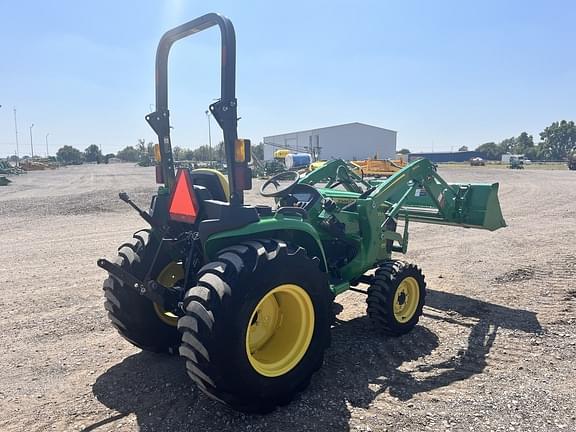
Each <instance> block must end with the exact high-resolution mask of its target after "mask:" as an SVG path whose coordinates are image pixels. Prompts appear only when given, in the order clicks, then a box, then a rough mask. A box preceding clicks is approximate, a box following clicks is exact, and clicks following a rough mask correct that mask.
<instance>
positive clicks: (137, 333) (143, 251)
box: [103, 230, 180, 354]
mask: <svg viewBox="0 0 576 432" xmlns="http://www.w3.org/2000/svg"><path fill="white" fill-rule="evenodd" d="M156 247H157V242H156V241H155V240H154V239H153V238H152V237H151V236H150V232H149V231H148V230H142V231H138V232H136V233H135V234H134V237H133V239H132V240H131V241H130V242H127V243H124V244H123V245H122V246H120V248H119V249H118V256H117V257H116V261H115V263H116V264H118V265H120V266H121V267H122V268H123V269H124V270H126V271H128V272H129V273H131V274H132V275H134V276H135V277H137V278H138V279H144V277H145V276H146V273H147V272H148V270H149V268H150V265H151V264H152V262H153V259H154V254H155V252H156ZM170 264H171V263H170V262H169V260H168V261H167V259H166V257H165V258H164V259H161V258H159V259H158V261H157V263H156V264H155V266H154V267H155V269H153V270H152V273H151V276H152V278H156V277H157V276H158V275H159V274H160V273H161V272H162V270H164V269H165V268H166V267H167V266H168V265H170ZM172 265H174V264H173V263H172ZM174 282H176V281H174ZM103 288H104V296H105V299H106V300H105V302H104V308H105V309H106V310H107V311H108V317H109V318H110V321H111V322H112V325H113V326H114V327H115V328H116V330H118V333H120V335H121V336H122V337H123V338H124V339H126V340H127V341H128V342H130V343H131V344H132V345H135V346H137V347H138V348H141V349H143V350H145V351H152V352H156V353H169V354H175V353H177V352H178V346H179V345H180V333H179V332H178V329H177V328H176V327H175V325H169V324H167V322H169V321H168V320H166V319H161V317H160V315H159V313H158V308H157V307H156V308H155V304H154V303H153V302H151V301H150V300H148V299H147V298H146V297H143V296H141V295H140V294H138V293H137V292H136V291H135V290H134V289H132V288H130V287H128V286H125V285H124V283H123V282H121V281H120V280H118V279H116V278H115V277H114V276H112V275H109V276H108V279H106V280H105V281H104V286H103Z"/></svg>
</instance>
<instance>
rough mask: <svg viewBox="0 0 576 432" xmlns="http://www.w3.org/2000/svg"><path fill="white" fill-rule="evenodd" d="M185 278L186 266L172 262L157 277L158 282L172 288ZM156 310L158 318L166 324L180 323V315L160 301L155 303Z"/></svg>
mask: <svg viewBox="0 0 576 432" xmlns="http://www.w3.org/2000/svg"><path fill="white" fill-rule="evenodd" d="M182 279H184V266H183V265H182V263H177V262H174V261H173V262H171V263H170V264H168V265H167V266H166V267H164V269H163V270H162V271H161V272H160V274H159V275H158V277H157V278H156V282H158V283H159V284H160V285H164V286H165V287H167V288H172V287H173V286H174V285H176V283H177V282H178V281H181V280H182ZM154 311H155V312H156V315H157V316H158V318H160V319H161V320H162V322H164V323H165V324H168V325H170V326H173V327H176V326H177V325H178V316H177V315H174V314H173V313H172V312H168V311H167V310H166V309H164V308H163V307H162V306H160V305H159V304H158V303H154Z"/></svg>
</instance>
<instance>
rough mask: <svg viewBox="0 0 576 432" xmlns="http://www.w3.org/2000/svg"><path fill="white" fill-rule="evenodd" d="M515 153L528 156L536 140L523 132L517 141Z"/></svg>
mask: <svg viewBox="0 0 576 432" xmlns="http://www.w3.org/2000/svg"><path fill="white" fill-rule="evenodd" d="M515 141H516V142H515V146H514V153H516V154H526V153H527V152H528V151H530V149H533V148H534V138H533V137H532V135H528V134H527V133H526V132H522V133H521V134H520V135H518V138H516V140H515Z"/></svg>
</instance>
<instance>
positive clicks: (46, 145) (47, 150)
mask: <svg viewBox="0 0 576 432" xmlns="http://www.w3.org/2000/svg"><path fill="white" fill-rule="evenodd" d="M49 135H50V134H49V133H47V134H46V159H48V136H49Z"/></svg>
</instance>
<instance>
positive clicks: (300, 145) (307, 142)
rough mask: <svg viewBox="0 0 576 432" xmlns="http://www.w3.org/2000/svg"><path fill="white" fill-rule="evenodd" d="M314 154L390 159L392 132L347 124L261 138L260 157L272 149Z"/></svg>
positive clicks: (393, 147)
mask: <svg viewBox="0 0 576 432" xmlns="http://www.w3.org/2000/svg"><path fill="white" fill-rule="evenodd" d="M279 149H288V150H291V151H293V152H302V153H311V154H315V155H316V156H317V157H318V158H319V159H324V160H329V159H346V160H355V159H356V160H361V159H369V158H373V157H374V156H375V155H378V158H379V159H393V158H394V157H395V156H396V131H393V130H390V129H384V128H381V127H377V126H371V125H367V124H364V123H347V124H342V125H337V126H329V127H323V128H318V129H310V130H305V131H298V132H290V133H285V134H281V135H273V136H267V137H264V159H265V160H270V159H273V157H274V151H276V150H279Z"/></svg>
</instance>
